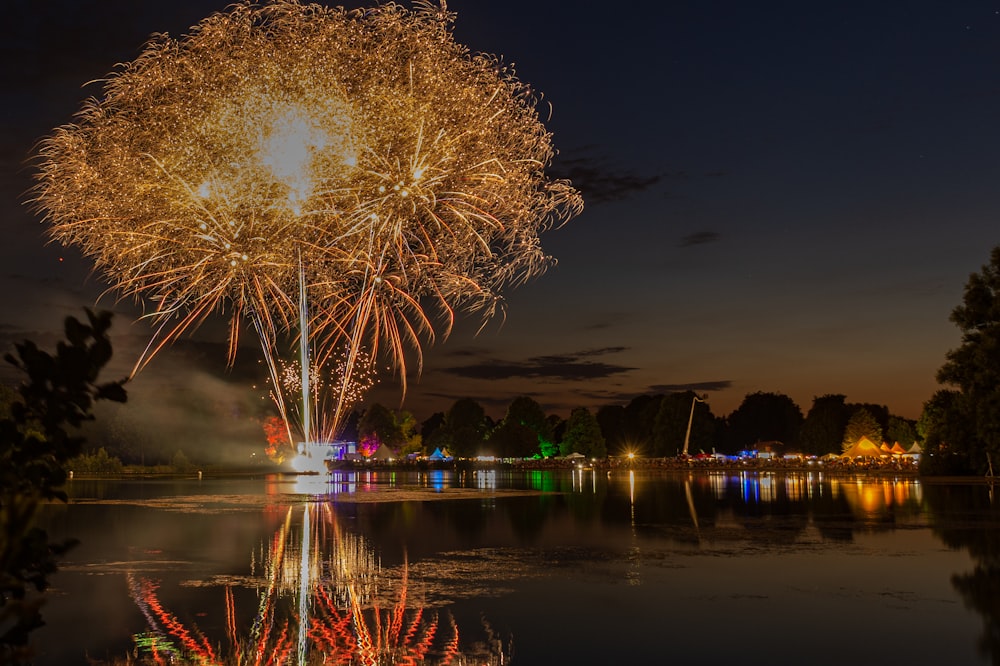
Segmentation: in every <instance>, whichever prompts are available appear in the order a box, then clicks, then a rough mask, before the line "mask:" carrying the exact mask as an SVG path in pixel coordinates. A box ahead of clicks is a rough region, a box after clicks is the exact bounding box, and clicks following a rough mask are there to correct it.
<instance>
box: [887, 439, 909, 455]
mask: <svg viewBox="0 0 1000 666" xmlns="http://www.w3.org/2000/svg"><path fill="white" fill-rule="evenodd" d="M889 452H890V453H892V455H894V456H901V455H903V454H904V453H906V449H904V448H903V447H902V446H900V445H899V442H896V443H895V444H893V445H892V448H891V449H889Z"/></svg>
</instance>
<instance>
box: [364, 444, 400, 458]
mask: <svg viewBox="0 0 1000 666" xmlns="http://www.w3.org/2000/svg"><path fill="white" fill-rule="evenodd" d="M395 457H396V454H395V453H393V452H392V449H390V448H389V447H388V446H386V445H385V444H379V445H378V448H377V449H375V453H373V454H372V455H371V457H370V458H369V460H392V459H393V458H395Z"/></svg>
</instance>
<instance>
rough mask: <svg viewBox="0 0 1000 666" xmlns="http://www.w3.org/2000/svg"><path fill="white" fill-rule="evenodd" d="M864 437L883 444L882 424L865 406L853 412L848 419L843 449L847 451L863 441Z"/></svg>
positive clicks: (877, 443)
mask: <svg viewBox="0 0 1000 666" xmlns="http://www.w3.org/2000/svg"><path fill="white" fill-rule="evenodd" d="M862 437H867V438H868V439H870V440H871V441H872V444H874V445H875V446H879V445H880V444H882V426H880V425H879V423H878V421H876V420H875V417H874V416H872V414H871V412H869V411H868V410H867V409H865V408H864V407H862V408H861V409H858V410H856V411H855V412H854V413H853V414H851V418H849V419H847V426H846V427H845V428H844V441H843V444H842V449H843V450H844V451H846V450H847V449H849V448H851V447H852V446H854V445H855V444H857V443H858V442H859V441H861V438H862Z"/></svg>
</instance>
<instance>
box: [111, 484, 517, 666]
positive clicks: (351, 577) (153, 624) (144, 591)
mask: <svg viewBox="0 0 1000 666" xmlns="http://www.w3.org/2000/svg"><path fill="white" fill-rule="evenodd" d="M297 512H298V513H300V515H301V523H300V524H299V525H298V530H297V531H296V526H295V524H294V523H293V517H294V514H295V513H297ZM261 549H262V551H263V552H262V555H263V557H262V558H261V560H260V562H259V564H258V562H257V560H256V558H255V559H254V561H253V563H252V574H253V575H256V576H258V577H259V580H261V581H263V583H264V585H263V586H262V587H261V589H260V590H259V592H258V596H259V598H258V607H257V611H256V615H255V616H254V619H253V623H252V626H251V628H250V630H249V632H247V633H246V634H245V635H243V634H241V633H240V632H239V630H238V622H237V619H236V617H237V612H236V607H235V606H236V602H235V600H234V595H233V590H232V587H231V586H228V585H227V586H226V587H225V589H224V595H225V604H226V639H227V645H225V647H218V646H216V647H213V643H212V641H211V640H209V639H208V638H207V637H206V636H205V634H204V633H203V632H202V631H201V630H200V629H199V628H198V627H197V626H196V625H194V624H185V623H183V622H182V621H180V620H179V619H178V618H177V617H176V616H175V615H174V614H173V613H172V612H171V611H170V610H169V609H168V608H167V607H165V605H164V604H163V603H162V602H161V600H160V595H159V594H158V591H159V588H160V583H159V582H157V581H154V580H152V579H150V578H146V577H142V576H139V575H136V574H134V573H133V572H127V574H126V578H127V581H128V586H129V590H130V593H131V596H132V598H133V600H134V601H135V603H136V605H137V606H138V608H139V610H140V611H141V613H142V615H143V617H145V618H146V621H147V623H148V625H149V626H148V630H147V631H143V632H141V633H138V634H136V635H135V636H134V642H135V654H136V656H137V657H140V656H141V659H142V660H143V661H144V662H145V663H154V664H162V665H164V666H166V664H202V665H205V666H209V665H211V666H215V665H219V666H223V665H226V664H239V665H243V664H254V666H282V665H289V666H292V665H295V664H300V665H304V664H320V663H322V664H344V665H351V664H360V665H362V666H379V665H382V664H401V665H410V666H418V665H423V664H428V665H430V664H434V665H441V666H444V665H446V664H453V663H454V664H465V663H473V662H472V661H471V660H470V659H468V658H467V655H463V654H462V653H461V652H460V649H459V631H458V626H457V625H456V623H455V621H454V620H453V619H452V618H451V617H450V616H445V617H442V616H441V614H439V613H437V612H428V611H427V610H426V609H425V608H423V607H422V606H420V605H411V599H410V598H409V568H408V566H406V565H404V566H403V568H402V577H401V579H400V580H399V582H398V584H397V585H395V586H394V590H393V595H394V598H393V599H392V600H391V601H389V603H387V599H388V597H387V592H388V590H389V589H390V587H392V586H391V583H390V581H389V579H388V577H386V576H384V575H383V572H382V567H381V563H380V562H379V560H378V557H377V556H376V554H375V552H374V549H373V548H372V547H371V546H370V545H369V544H368V543H367V542H366V541H365V540H364V538H362V537H359V536H356V535H353V534H351V533H349V532H346V531H344V530H343V529H341V527H340V525H339V523H338V521H337V519H336V515H335V513H334V512H333V511H332V510H331V507H330V505H329V504H328V503H325V504H317V503H305V504H302V505H298V506H291V507H289V508H288V510H287V513H286V515H285V520H284V522H283V523H282V525H281V527H280V528H279V529H278V530H277V531H276V532H275V534H274V536H273V538H272V539H271V540H270V542H269V543H267V544H266V545H265V544H262V546H261ZM495 645H496V646H497V647H499V648H500V649H498V650H496V652H495V653H494V654H487V655H483V654H478V655H477V657H476V659H475V662H474V663H477V664H501V663H504V660H505V655H504V653H503V649H502V646H501V644H499V643H497V644H495ZM141 663H142V662H141Z"/></svg>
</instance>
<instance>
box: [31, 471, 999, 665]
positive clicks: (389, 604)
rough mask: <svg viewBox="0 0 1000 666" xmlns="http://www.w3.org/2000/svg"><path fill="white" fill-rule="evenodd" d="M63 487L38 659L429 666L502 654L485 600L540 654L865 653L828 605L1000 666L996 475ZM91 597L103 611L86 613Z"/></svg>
mask: <svg viewBox="0 0 1000 666" xmlns="http://www.w3.org/2000/svg"><path fill="white" fill-rule="evenodd" d="M241 484H243V485H241ZM71 494H73V496H74V497H75V498H77V501H76V502H74V503H72V504H70V505H69V506H63V505H60V506H56V507H53V513H52V516H53V519H54V522H56V523H58V524H59V525H61V532H55V533H54V534H55V535H57V536H61V535H62V534H65V535H67V536H76V537H79V538H80V539H81V541H82V543H83V544H84V545H83V546H81V548H80V550H79V551H77V552H76V553H75V554H74V557H77V558H78V559H77V561H76V562H72V563H68V566H66V567H64V568H62V569H61V571H60V573H59V578H58V584H59V585H60V586H62V587H63V590H64V591H65V596H62V597H59V598H54V599H53V601H52V603H51V604H50V606H51V609H50V610H51V611H52V615H51V619H52V622H51V627H50V629H51V632H50V633H48V634H46V640H47V641H48V643H49V644H50V645H52V646H55V645H56V644H59V643H62V644H64V645H70V646H73V649H75V652H74V653H73V654H72V655H71V657H70V658H66V657H65V655H63V654H61V653H57V652H56V648H55V647H51V648H48V649H49V653H48V661H39V662H38V663H39V664H42V665H43V666H49V665H55V664H64V663H78V662H79V659H78V657H79V655H80V654H82V653H83V652H84V650H85V649H86V651H87V653H88V654H89V655H95V654H96V655H102V654H104V655H112V656H113V655H123V654H125V652H126V650H128V649H130V648H135V649H138V651H139V654H140V658H139V663H186V662H187V663H190V662H197V661H199V660H202V661H203V662H204V663H226V664H237V663H255V662H256V660H257V659H258V655H263V656H261V657H260V659H261V663H266V662H267V660H268V659H271V658H272V657H274V659H275V660H278V659H279V658H280V659H282V660H284V661H285V662H287V663H295V662H296V661H299V662H302V661H305V662H306V663H320V662H321V661H322V660H323V659H326V660H327V663H378V662H375V661H372V660H377V659H382V660H383V661H382V663H386V662H388V661H391V659H397V662H396V663H403V662H406V661H407V660H409V661H410V662H412V663H417V662H416V660H417V657H418V656H419V655H418V653H417V652H415V650H417V649H418V646H422V645H424V643H425V642H426V640H427V638H428V637H430V635H431V632H433V636H432V637H431V638H430V643H429V647H427V651H426V652H425V653H423V657H422V659H423V661H424V663H443V662H445V661H446V660H447V659H449V658H450V659H452V661H451V663H453V664H459V663H462V659H466V661H467V662H468V661H470V660H471V659H472V657H470V655H475V654H479V653H481V654H484V655H486V656H485V657H483V658H481V659H478V663H491V662H490V660H491V659H492V660H493V661H492V663H498V662H499V660H500V659H505V660H507V662H509V661H510V650H509V649H503V646H499V644H498V643H497V642H496V641H495V639H494V637H493V636H492V634H490V633H489V632H487V633H486V636H487V638H486V641H485V643H484V645H483V646H476V645H474V644H469V642H468V638H469V636H471V635H473V634H475V635H477V636H482V630H481V628H480V625H479V623H478V622H477V620H478V618H480V617H481V616H482V615H484V614H485V615H486V616H488V617H489V618H490V619H491V621H494V622H496V623H497V627H498V628H499V629H500V633H501V634H502V635H503V636H514V637H515V638H516V640H517V643H518V645H517V647H518V654H517V655H516V657H517V659H516V660H514V663H518V664H522V665H525V666H531V665H533V664H545V665H546V666H547V665H548V664H555V663H626V662H628V663H659V662H660V661H663V660H664V655H663V649H664V647H663V646H664V645H665V644H667V645H669V648H668V649H669V653H668V656H669V657H670V658H671V660H672V661H675V662H677V663H699V662H704V649H705V646H706V645H711V646H712V650H713V657H712V659H711V661H712V662H713V663H724V662H729V661H733V662H739V663H743V664H766V663H773V661H774V654H775V653H774V649H776V647H775V646H776V645H779V643H778V642H776V636H777V635H778V634H777V633H776V632H779V631H780V651H781V652H780V654H783V655H791V654H799V653H802V654H806V653H808V654H810V662H811V663H815V664H817V665H818V666H825V665H827V664H831V665H836V664H842V663H844V662H846V661H848V660H852V659H853V660H856V659H857V652H856V646H854V647H851V645H850V644H849V642H847V641H839V640H838V641H828V640H826V639H825V638H824V636H825V634H822V632H823V631H825V630H824V629H822V627H824V626H827V625H825V624H824V622H826V623H828V622H829V618H830V617H834V616H836V617H851V618H855V619H856V622H857V623H858V624H859V625H864V626H875V625H876V624H877V625H878V626H879V627H880V633H879V634H878V636H877V639H875V641H876V644H875V645H870V646H867V647H866V652H865V657H864V658H863V659H862V661H864V662H865V663H870V662H875V661H888V660H890V659H895V660H899V661H912V662H913V663H928V662H931V661H936V662H941V663H963V664H964V663H985V662H982V661H981V660H980V659H977V658H976V655H975V654H974V647H975V641H976V640H977V638H976V637H977V636H979V635H981V638H980V639H979V643H980V650H981V653H982V655H984V656H987V655H988V657H987V658H992V659H993V661H994V663H998V664H1000V662H997V661H996V657H995V655H996V654H997V653H998V645H1000V641H998V640H995V639H994V638H993V637H995V636H1000V609H998V608H997V604H998V602H997V601H995V600H996V599H998V598H1000V580H998V579H1000V529H998V528H1000V513H998V511H997V508H996V507H995V506H994V505H993V504H992V503H991V501H990V496H989V494H988V487H987V486H985V485H984V484H982V483H980V484H978V485H966V486H959V485H955V484H950V485H945V484H938V483H928V482H925V481H922V480H920V479H918V478H915V477H913V476H905V475H901V476H898V477H895V476H888V475H887V476H882V477H874V476H872V477H865V476H858V477H854V476H846V475H840V476H838V475H830V474H829V473H823V472H820V471H818V470H817V471H816V472H812V473H801V474H790V473H785V474H782V473H773V472H770V471H768V470H754V471H741V470H738V469H737V470H732V471H730V470H718V471H716V470H712V471H695V472H688V471H687V470H684V471H678V472H667V473H665V472H658V471H656V470H649V469H641V468H639V469H624V468H619V469H612V470H610V471H609V470H607V469H577V470H568V469H567V470H514V471H512V470H505V469H496V470H479V469H468V470H424V471H418V470H413V471H411V472H405V471H395V472H393V471H392V470H361V471H343V472H340V473H337V474H334V475H330V476H329V477H311V478H309V477H306V478H302V477H299V478H292V477H274V478H268V479H257V480H253V481H252V482H251V481H240V480H226V481H222V480H215V479H205V480H204V481H203V482H202V483H200V484H197V485H196V484H194V483H187V484H175V483H173V482H163V483H156V484H147V485H145V486H141V487H140V486H138V485H137V484H130V483H121V484H118V485H116V484H109V485H105V486H102V487H100V488H97V487H94V488H91V487H89V486H86V485H84V484H82V483H81V484H79V485H76V486H75V487H74V488H73V489H72V490H71ZM941 542H944V543H945V544H947V545H948V546H949V548H951V549H952V550H946V549H944V548H942V547H941V545H940V544H941ZM966 553H969V556H967V555H966ZM970 556H971V560H970V559H969V557H970ZM341 559H342V560H344V561H343V562H339V560H341ZM407 562H408V563H409V564H407ZM955 572H957V573H955ZM123 576H124V577H127V579H128V581H129V585H130V590H131V593H132V599H129V598H127V597H125V596H124V595H123V594H121V588H122V584H121V581H122V579H123ZM112 579H114V580H112ZM94 599H96V600H97V601H96V604H98V607H97V608H94V607H93V605H94V603H95V602H94ZM78 600H79V601H78ZM962 602H964V603H965V605H966V607H967V609H968V610H967V609H966V608H963V603H962ZM62 608H65V609H66V610H65V612H64V613H63V616H62V617H61V618H60V617H59V616H58V612H57V611H59V609H62ZM136 608H138V609H139V610H140V611H141V613H140V612H137V610H136ZM605 611H606V612H605ZM88 613H90V614H92V616H95V617H101V618H102V619H103V618H108V620H107V622H103V621H102V623H100V625H99V626H97V627H89V628H84V627H82V626H78V625H79V624H80V622H79V618H80V617H84V616H85V615H86V614H88ZM453 618H454V619H453ZM651 618H656V620H655V621H656V623H657V624H656V626H659V627H668V628H669V631H666V630H664V631H661V630H655V631H650V629H649V627H650V626H651V625H650V622H651ZM980 622H981V623H982V627H981V628H980ZM414 626H415V627H416V628H415V629H412V631H413V634H412V636H411V637H410V638H407V636H408V635H410V633H411V628H412V627H414ZM459 628H461V630H462V631H461V632H460V631H459ZM43 631H46V630H43ZM60 632H62V633H60ZM101 632H103V634H102V633H101ZM722 632H724V633H725V635H726V636H727V637H728V638H727V640H726V641H718V640H717V638H718V636H719V635H721V633H722ZM818 632H820V633H818ZM112 634H114V635H112ZM95 635H98V636H96V637H95ZM133 635H134V636H135V641H134V643H133V642H132V641H131V640H129V637H130V636H133ZM459 639H461V640H460V641H459ZM817 641H822V646H823V649H822V650H821V651H820V653H819V654H815V652H816V651H815V648H816V645H817V644H818V643H817ZM261 646H263V648H261ZM452 646H454V647H452ZM46 647H48V646H46ZM209 648H211V651H209ZM67 649H69V648H67ZM421 649H422V648H421ZM393 651H395V652H393ZM477 651H478V652H477ZM390 653H391V654H392V655H393V656H391V657H390V656H389V655H390ZM449 655H451V656H449ZM501 655H503V656H501ZM748 655H749V656H748ZM765 655H769V656H765ZM779 660H780V658H779ZM132 663H137V662H132Z"/></svg>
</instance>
